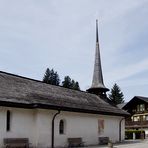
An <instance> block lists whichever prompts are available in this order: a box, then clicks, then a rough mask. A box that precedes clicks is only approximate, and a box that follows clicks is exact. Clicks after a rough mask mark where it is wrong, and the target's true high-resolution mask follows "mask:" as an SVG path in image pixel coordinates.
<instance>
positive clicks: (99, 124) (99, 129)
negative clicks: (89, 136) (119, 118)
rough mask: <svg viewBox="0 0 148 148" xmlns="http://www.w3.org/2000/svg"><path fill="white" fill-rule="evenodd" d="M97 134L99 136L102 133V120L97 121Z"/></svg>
mask: <svg viewBox="0 0 148 148" xmlns="http://www.w3.org/2000/svg"><path fill="white" fill-rule="evenodd" d="M98 133H99V134H103V133H104V120H103V119H99V120H98Z"/></svg>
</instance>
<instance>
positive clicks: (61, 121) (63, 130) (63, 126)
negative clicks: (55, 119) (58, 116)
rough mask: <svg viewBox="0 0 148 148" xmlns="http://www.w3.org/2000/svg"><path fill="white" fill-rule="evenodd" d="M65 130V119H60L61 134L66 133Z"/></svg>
mask: <svg viewBox="0 0 148 148" xmlns="http://www.w3.org/2000/svg"><path fill="white" fill-rule="evenodd" d="M64 132H65V122H64V120H60V123H59V134H61V135H62V134H64Z"/></svg>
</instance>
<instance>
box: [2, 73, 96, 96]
mask: <svg viewBox="0 0 148 148" xmlns="http://www.w3.org/2000/svg"><path fill="white" fill-rule="evenodd" d="M0 73H3V74H7V75H10V76H14V77H18V78H22V79H27V80H31V81H35V82H40V83H43V84H47V85H51V86H54V87H61V88H64V89H69V90H72V91H79V92H84V93H87V94H91V93H88V92H87V91H84V90H75V89H72V88H66V87H63V86H61V85H58V86H57V85H52V84H48V83H45V82H43V81H41V80H36V79H33V78H28V77H25V76H20V75H18V74H13V73H9V72H5V71H0ZM91 95H94V94H91Z"/></svg>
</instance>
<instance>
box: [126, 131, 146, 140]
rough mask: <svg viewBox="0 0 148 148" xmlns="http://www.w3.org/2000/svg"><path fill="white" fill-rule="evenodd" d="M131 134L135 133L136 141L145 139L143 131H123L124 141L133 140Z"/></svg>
mask: <svg viewBox="0 0 148 148" xmlns="http://www.w3.org/2000/svg"><path fill="white" fill-rule="evenodd" d="M133 133H135V138H136V139H144V138H145V131H144V130H126V131H125V139H133ZM142 136H143V137H142Z"/></svg>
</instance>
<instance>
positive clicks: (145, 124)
mask: <svg viewBox="0 0 148 148" xmlns="http://www.w3.org/2000/svg"><path fill="white" fill-rule="evenodd" d="M145 127H148V121H125V128H145Z"/></svg>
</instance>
